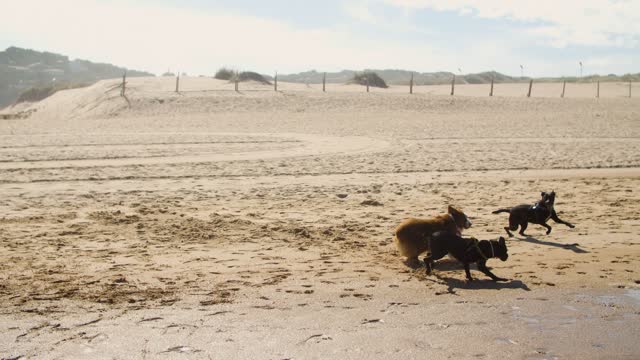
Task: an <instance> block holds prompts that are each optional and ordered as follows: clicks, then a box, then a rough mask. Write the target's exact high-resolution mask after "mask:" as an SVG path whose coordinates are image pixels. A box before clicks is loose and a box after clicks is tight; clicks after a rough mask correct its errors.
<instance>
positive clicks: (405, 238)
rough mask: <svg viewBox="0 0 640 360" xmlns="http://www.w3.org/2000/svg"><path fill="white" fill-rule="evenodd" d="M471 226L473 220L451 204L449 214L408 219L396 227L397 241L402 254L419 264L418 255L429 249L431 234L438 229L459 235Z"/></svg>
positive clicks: (411, 261) (409, 261)
mask: <svg viewBox="0 0 640 360" xmlns="http://www.w3.org/2000/svg"><path fill="white" fill-rule="evenodd" d="M470 227H471V222H470V221H469V219H468V218H467V215H465V214H464V213H463V212H462V211H460V210H458V209H456V208H454V207H453V206H449V208H448V209H447V214H444V215H438V216H436V217H434V218H431V219H414V218H411V219H407V220H405V221H403V222H402V223H401V224H400V225H398V227H397V228H396V236H395V242H396V246H397V247H398V250H399V251H400V254H401V255H403V256H406V257H407V262H408V263H413V264H417V263H418V262H419V261H418V255H420V254H422V253H423V252H425V251H429V241H430V240H431V235H432V234H433V233H435V232H437V231H448V232H450V233H452V234H456V235H458V236H461V235H462V230H464V229H468V228H470Z"/></svg>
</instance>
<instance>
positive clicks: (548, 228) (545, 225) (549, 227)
mask: <svg viewBox="0 0 640 360" xmlns="http://www.w3.org/2000/svg"><path fill="white" fill-rule="evenodd" d="M540 225H542V226H544V227H546V228H547V235H549V234H551V226H549V225H547V224H546V223H542V224H540Z"/></svg>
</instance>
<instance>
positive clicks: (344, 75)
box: [278, 69, 528, 85]
mask: <svg viewBox="0 0 640 360" xmlns="http://www.w3.org/2000/svg"><path fill="white" fill-rule="evenodd" d="M361 72H375V73H376V74H378V75H379V76H380V77H381V78H382V79H384V81H385V82H386V83H387V84H389V85H406V84H409V81H410V79H411V73H412V72H411V71H408V70H391V69H387V70H374V69H366V70H364V71H354V70H343V71H340V72H333V73H327V82H328V83H346V82H349V81H350V80H352V79H353V78H354V76H355V75H356V74H357V73H361ZM492 75H493V76H494V81H495V82H496V83H501V82H518V81H528V79H526V78H522V79H521V78H515V77H511V76H507V75H504V74H500V73H498V72H495V71H492V72H484V73H479V74H468V75H459V76H456V83H459V84H482V83H487V82H491V76H492ZM322 76H323V73H321V72H317V71H315V70H311V71H306V72H301V73H298V74H290V75H278V80H281V81H287V82H295V83H321V82H322ZM452 77H453V73H451V72H444V71H441V72H431V73H419V72H413V82H414V84H416V85H440V84H449V83H451V78H452Z"/></svg>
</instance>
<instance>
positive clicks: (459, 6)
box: [384, 0, 640, 48]
mask: <svg viewBox="0 0 640 360" xmlns="http://www.w3.org/2000/svg"><path fill="white" fill-rule="evenodd" d="M384 1H385V2H386V3H388V4H391V5H395V6H398V7H402V8H405V9H433V10H436V11H455V12H458V13H460V14H463V15H465V14H467V15H469V14H470V15H471V16H476V17H479V18H486V19H507V20H512V21H517V22H521V23H523V24H525V25H526V26H528V27H529V30H528V32H529V33H530V34H532V35H535V36H539V37H541V38H544V39H546V40H547V41H548V43H549V44H551V45H552V46H555V47H565V46H567V45H585V46H614V47H626V48H635V47H638V44H639V41H640V1H636V0H561V1H558V0H536V1H529V0H514V1H504V0H384ZM540 23H542V24H540Z"/></svg>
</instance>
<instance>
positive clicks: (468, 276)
mask: <svg viewBox="0 0 640 360" xmlns="http://www.w3.org/2000/svg"><path fill="white" fill-rule="evenodd" d="M464 273H465V274H467V281H473V277H471V270H470V269H469V263H464Z"/></svg>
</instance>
